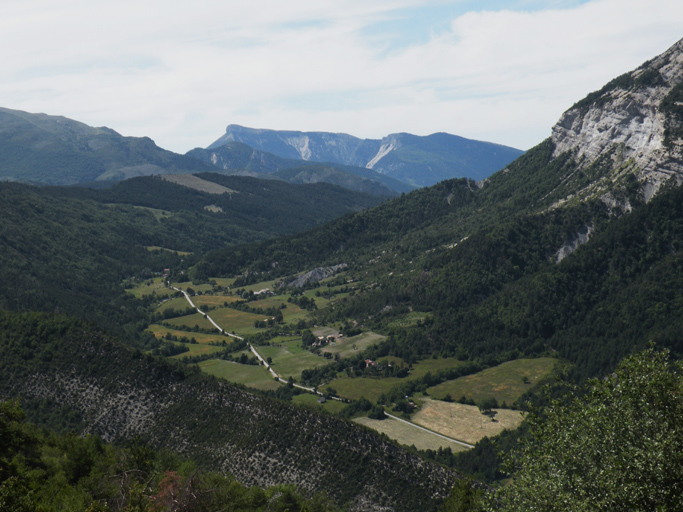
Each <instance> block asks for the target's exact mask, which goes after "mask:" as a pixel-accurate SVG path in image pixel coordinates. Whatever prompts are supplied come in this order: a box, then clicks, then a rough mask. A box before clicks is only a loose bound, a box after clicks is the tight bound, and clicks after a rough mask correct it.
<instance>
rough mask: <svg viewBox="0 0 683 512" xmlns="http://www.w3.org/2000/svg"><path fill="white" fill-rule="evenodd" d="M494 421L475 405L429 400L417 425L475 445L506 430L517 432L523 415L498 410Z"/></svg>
mask: <svg viewBox="0 0 683 512" xmlns="http://www.w3.org/2000/svg"><path fill="white" fill-rule="evenodd" d="M494 411H496V415H495V416H494V417H493V421H492V420H491V418H490V417H489V416H486V415H484V414H482V413H481V412H480V411H479V409H478V408H477V407H476V406H474V405H465V404H458V403H449V402H441V401H439V400H430V399H425V400H424V401H423V402H422V406H421V407H420V410H419V411H418V412H417V413H416V414H415V415H414V416H413V420H412V421H413V423H417V424H418V425H422V426H423V427H426V428H428V429H430V430H433V431H434V432H439V433H440V434H443V435H445V436H448V437H452V438H453V439H459V440H460V441H465V442H466V443H470V444H475V443H476V442H477V441H479V440H480V439H483V438H484V437H493V436H496V435H498V434H500V433H501V432H502V431H503V430H506V429H507V430H514V429H516V428H517V427H518V426H519V425H520V423H522V419H523V417H522V413H521V412H520V411H513V410H510V409H494Z"/></svg>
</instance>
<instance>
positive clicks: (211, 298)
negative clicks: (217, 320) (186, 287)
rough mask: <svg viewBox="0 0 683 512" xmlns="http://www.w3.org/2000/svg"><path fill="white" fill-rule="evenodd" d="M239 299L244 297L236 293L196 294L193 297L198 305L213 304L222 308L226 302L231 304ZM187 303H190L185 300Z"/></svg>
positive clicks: (193, 300) (212, 305)
mask: <svg viewBox="0 0 683 512" xmlns="http://www.w3.org/2000/svg"><path fill="white" fill-rule="evenodd" d="M239 300H242V299H241V298H240V297H237V296H236V295H195V296H194V297H192V302H194V303H195V305H196V306H197V307H199V306H211V307H216V308H222V307H224V304H225V303H226V302H227V303H228V304H230V303H231V302H237V301H239ZM185 303H186V304H188V305H189V303H188V302H187V301H185ZM212 318H213V317H212Z"/></svg>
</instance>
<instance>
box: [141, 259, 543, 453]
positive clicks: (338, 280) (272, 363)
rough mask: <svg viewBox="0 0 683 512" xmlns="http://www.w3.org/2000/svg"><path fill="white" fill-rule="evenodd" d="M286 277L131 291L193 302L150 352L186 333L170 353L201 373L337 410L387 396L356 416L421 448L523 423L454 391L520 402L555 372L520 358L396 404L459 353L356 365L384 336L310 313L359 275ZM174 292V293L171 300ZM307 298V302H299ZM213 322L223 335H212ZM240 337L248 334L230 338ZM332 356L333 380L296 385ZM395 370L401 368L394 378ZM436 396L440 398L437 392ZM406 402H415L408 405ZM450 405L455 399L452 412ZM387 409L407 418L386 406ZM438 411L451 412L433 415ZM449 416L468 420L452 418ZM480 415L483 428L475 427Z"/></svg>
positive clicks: (156, 283)
mask: <svg viewBox="0 0 683 512" xmlns="http://www.w3.org/2000/svg"><path fill="white" fill-rule="evenodd" d="M351 281H353V280H351ZM283 284H284V281H281V282H276V281H268V282H261V283H254V284H252V285H248V286H244V287H241V288H237V289H235V287H234V280H227V279H209V280H208V283H207V284H203V285H202V284H196V285H195V284H193V286H190V285H188V284H183V283H170V282H167V281H165V280H164V278H156V279H154V280H150V281H147V282H145V283H141V284H140V285H138V286H137V287H136V288H133V289H131V290H130V293H133V294H134V295H137V296H141V295H142V294H145V292H151V295H152V297H156V298H157V299H159V300H160V303H159V305H158V306H157V312H158V313H160V314H161V315H163V316H165V317H166V316H167V315H169V313H168V312H169V310H170V311H174V310H178V311H179V312H180V311H183V301H185V302H187V304H188V305H189V306H190V309H187V310H185V311H184V312H185V313H189V314H184V315H180V316H177V317H175V318H173V320H172V323H170V322H168V321H165V322H162V324H154V325H151V326H150V327H149V328H148V330H149V331H150V332H151V333H153V334H154V335H155V336H156V337H157V338H158V339H159V340H160V341H162V343H163V346H162V347H160V348H156V349H154V353H164V352H165V351H166V349H165V348H164V346H165V347H179V345H178V344H177V343H176V341H178V340H181V345H180V348H182V349H183V351H182V352H179V353H178V354H174V355H170V356H169V357H171V358H173V359H177V360H180V361H184V362H193V363H197V364H198V366H199V368H200V369H201V370H202V372H205V373H207V374H209V375H213V376H216V377H220V378H223V379H225V380H227V381H230V382H234V383H238V384H242V385H245V386H248V387H251V388H253V389H257V390H261V391H275V390H277V389H278V388H280V386H288V387H289V388H290V389H296V390H303V391H304V392H307V393H310V394H312V395H314V396H315V395H317V396H320V397H323V398H321V399H320V400H317V401H315V400H314V401H310V400H307V399H306V398H305V397H304V396H300V395H297V396H292V397H291V398H290V399H292V400H293V401H294V402H295V403H299V404H303V403H308V404H310V405H309V407H318V408H319V409H322V410H326V411H328V412H332V413H340V414H342V415H348V413H345V412H344V409H343V406H342V405H341V404H344V403H349V402H350V401H359V400H361V401H366V400H369V401H370V404H371V405H375V406H376V405H377V404H378V403H381V404H382V405H384V406H385V407H386V408H387V412H385V413H384V414H386V417H388V418H389V419H387V420H385V421H379V420H377V419H375V420H373V419H370V418H367V411H365V412H363V411H361V413H362V414H361V415H360V416H357V415H356V414H353V416H352V417H354V421H356V422H358V423H360V424H363V425H366V426H369V427H370V428H373V429H375V430H377V431H378V432H382V433H384V434H387V435H388V436H389V437H390V438H392V439H394V440H396V441H398V442H401V443H402V444H404V445H407V446H411V445H414V446H416V447H418V448H419V449H433V450H436V449H438V448H441V449H445V448H449V449H451V450H453V448H454V447H455V451H462V449H463V448H464V447H469V448H473V445H472V444H468V443H476V442H477V441H479V440H481V439H483V438H484V437H491V436H495V435H497V434H499V433H500V432H502V431H503V430H504V429H510V430H514V429H515V428H517V427H518V426H519V424H520V423H521V418H522V416H521V415H520V414H519V413H518V412H517V413H516V416H514V415H513V416H511V415H510V413H512V412H513V411H509V412H508V410H507V409H493V410H494V411H495V413H494V414H493V415H492V416H490V417H489V416H485V415H482V413H481V411H480V410H478V409H477V407H476V406H474V405H466V404H452V402H453V399H452V398H451V393H453V396H456V397H457V398H460V397H463V399H465V398H469V400H473V399H476V401H477V402H478V403H481V402H482V401H485V400H487V399H488V400H491V399H493V400H495V403H496V404H498V403H500V404H503V407H507V405H506V403H509V404H513V403H515V402H516V401H517V400H518V399H519V398H521V397H522V395H523V394H524V393H526V392H528V391H531V390H533V389H534V385H535V384H537V383H539V382H543V381H544V380H545V379H547V378H548V377H550V376H551V375H552V374H553V367H554V365H555V363H556V361H555V360H553V359H548V358H546V359H532V360H516V361H511V362H510V363H503V364H501V365H499V366H496V367H492V368H489V369H486V370H482V371H480V372H477V373H474V374H472V375H470V376H468V377H460V378H457V379H454V380H446V381H444V382H442V383H441V384H438V385H436V386H433V387H431V388H427V389H425V390H423V391H422V393H417V392H413V393H411V396H408V395H405V396H403V397H399V399H398V400H396V402H395V403H392V401H391V400H389V401H388V400H387V399H386V396H387V394H389V395H391V394H392V390H394V389H397V388H399V387H400V386H401V384H402V383H403V382H406V381H411V380H418V379H423V378H424V377H425V376H427V375H431V374H432V373H434V374H436V373H438V372H439V371H444V372H447V371H449V370H454V369H457V368H459V367H462V366H463V364H464V363H463V362H462V361H459V360H458V359H457V358H443V359H442V358H435V359H427V360H424V361H420V362H418V363H416V364H414V365H410V366H409V367H408V366H406V365H405V363H404V361H402V360H401V359H400V358H396V357H385V358H380V359H378V360H377V361H371V360H369V359H366V360H364V361H362V360H361V362H360V364H359V363H358V362H357V361H356V360H357V359H358V357H355V358H354V356H358V355H360V354H362V353H363V351H364V350H366V349H368V348H369V347H371V346H373V345H376V344H378V343H381V342H382V341H384V340H385V339H386V337H385V336H382V335H379V334H376V333H373V332H371V331H368V332H358V333H356V332H355V331H354V330H353V329H348V328H347V329H346V331H347V333H349V334H351V335H349V336H345V335H344V334H341V333H340V332H339V329H340V328H341V329H342V330H344V326H343V324H341V325H336V324H332V325H328V326H322V325H311V324H312V323H313V322H314V321H315V320H314V319H313V318H312V317H311V315H310V313H311V312H313V311H315V310H317V309H318V308H321V309H323V308H326V307H330V306H332V305H333V304H334V303H335V302H336V301H340V300H343V299H345V298H346V297H348V295H349V294H350V293H352V292H354V293H355V290H356V288H359V287H361V286H362V283H360V282H357V281H356V282H347V280H346V275H345V272H341V273H339V274H337V275H336V276H332V277H328V278H326V279H323V280H322V281H319V282H316V283H315V285H316V286H315V287H314V288H311V289H308V290H306V291H304V292H303V293H300V292H298V290H296V289H294V290H291V289H290V290H287V292H280V290H281V289H282V288H283V286H282V285H283ZM233 290H234V291H233ZM273 290H275V291H273ZM190 294H192V295H190ZM169 295H174V296H178V297H177V298H175V299H169ZM262 296H264V297H265V298H261V297H262ZM302 298H304V302H303V304H304V305H305V306H306V307H307V309H302V308H301V307H300V304H302V301H301V299H302ZM244 299H246V300H244ZM297 303H298V304H297ZM164 312H166V313H165V314H164ZM411 317H414V315H411ZM397 322H400V320H397ZM307 327H309V328H308V329H307ZM212 330H213V331H217V332H218V334H214V335H212V334H208V333H209V332H211V331H212ZM235 340H238V341H240V342H243V343H234V341H235ZM304 340H305V341H304ZM305 347H306V348H305ZM175 350H180V349H179V348H176V349H175ZM171 351H172V350H171V349H169V350H168V352H171ZM214 356H218V357H217V358H214ZM332 359H333V360H334V361H335V362H336V366H337V367H336V368H335V371H336V374H335V375H330V374H328V376H329V378H330V380H329V381H327V382H316V384H315V387H311V386H306V385H301V384H299V382H302V381H303V382H306V380H305V379H306V376H307V375H309V374H310V373H311V372H314V371H315V369H316V368H319V367H323V366H328V365H330V364H331V363H330V360H332ZM359 368H360V369H359ZM393 374H397V375H400V376H399V377H392V376H391V375H393ZM394 394H395V393H394ZM430 396H436V397H438V400H436V401H435V400H431V399H429V398H428V397H430ZM444 397H446V398H445V401H444ZM295 398H296V400H295ZM407 403H410V404H411V405H410V407H409V408H406V404H407ZM472 403H474V402H472ZM454 407H455V408H456V409H457V408H459V412H458V414H457V415H455V416H454V414H453V410H452V409H453V408H454ZM496 407H497V405H496ZM391 408H393V409H391ZM389 410H393V411H396V412H394V413H393V414H401V415H402V418H398V417H396V416H394V415H393V414H389V412H388V411H389ZM439 417H441V418H446V417H449V418H450V419H451V420H450V421H449V422H444V421H443V419H441V420H437V419H435V418H439ZM412 418H415V420H414V421H413V420H412ZM454 418H459V419H455V420H454ZM501 418H505V419H503V420H501ZM512 418H514V419H512ZM453 422H455V423H462V425H461V426H460V427H458V426H457V425H455V426H453V425H452V423H453ZM474 424H476V426H477V429H478V431H477V432H473V430H477V429H474V428H472V427H471V425H474ZM406 425H407V426H408V427H407V428H406ZM484 425H486V428H484ZM424 427H428V429H424ZM453 432H455V434H453ZM454 435H455V437H454ZM458 436H460V437H458Z"/></svg>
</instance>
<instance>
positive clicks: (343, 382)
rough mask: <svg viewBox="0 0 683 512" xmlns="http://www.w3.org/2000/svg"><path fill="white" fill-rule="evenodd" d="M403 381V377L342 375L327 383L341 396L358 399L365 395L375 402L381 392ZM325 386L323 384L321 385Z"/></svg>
mask: <svg viewBox="0 0 683 512" xmlns="http://www.w3.org/2000/svg"><path fill="white" fill-rule="evenodd" d="M402 382H405V379H399V378H396V377H390V378H388V379H371V378H369V377H342V378H341V379H335V380H333V381H332V382H330V383H329V385H330V387H332V388H334V389H335V390H336V391H337V394H338V395H339V396H340V397H343V398H350V399H352V400H358V399H359V398H361V397H365V398H367V399H368V400H370V401H372V402H376V401H377V399H378V398H379V396H380V395H381V394H382V393H387V392H388V391H389V390H391V388H393V387H394V386H397V385H398V384H400V383H402ZM323 387H325V386H323Z"/></svg>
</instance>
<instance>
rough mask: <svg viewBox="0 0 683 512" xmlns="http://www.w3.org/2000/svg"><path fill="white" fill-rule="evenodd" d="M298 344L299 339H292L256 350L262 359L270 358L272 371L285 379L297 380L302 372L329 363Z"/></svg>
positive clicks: (299, 342)
mask: <svg viewBox="0 0 683 512" xmlns="http://www.w3.org/2000/svg"><path fill="white" fill-rule="evenodd" d="M300 344H301V338H294V339H291V340H289V341H286V342H284V343H282V344H279V345H271V346H260V347H256V350H257V351H258V353H259V354H261V357H263V358H264V359H267V358H268V357H270V358H272V359H273V364H272V366H273V370H275V371H276V372H277V373H278V374H279V375H280V376H282V377H283V378H285V379H286V378H288V377H290V376H291V377H294V378H295V379H299V376H300V375H301V372H302V371H303V370H306V369H308V368H315V367H317V366H324V365H326V364H329V363H330V361H329V360H328V359H325V358H324V357H321V356H316V355H315V354H313V353H312V352H309V351H308V350H303V349H302V348H301V347H300Z"/></svg>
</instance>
